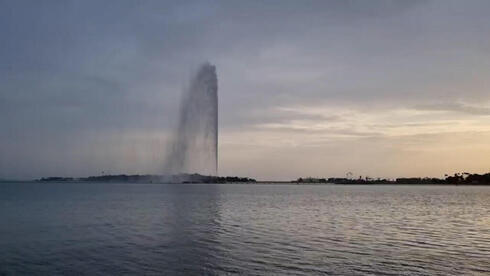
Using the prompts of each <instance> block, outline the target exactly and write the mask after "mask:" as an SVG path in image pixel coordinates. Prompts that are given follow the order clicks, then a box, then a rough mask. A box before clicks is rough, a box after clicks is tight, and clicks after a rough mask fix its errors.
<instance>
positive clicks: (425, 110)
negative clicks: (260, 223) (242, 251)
mask: <svg viewBox="0 0 490 276" xmlns="http://www.w3.org/2000/svg"><path fill="white" fill-rule="evenodd" d="M489 9H490V1H477V0H472V1H451V0H448V1H442V0H440V1H425V0H421V1H385V0H381V1H340V0H339V1H301V2H298V1H277V2H276V1H267V2H266V1H189V2H185V3H182V2H181V1H175V2H169V1H162V2H158V1H102V2H101V1H0V36H1V40H2V43H0V60H1V62H0V125H1V126H2V131H1V132H0V178H22V179H30V178H39V177H46V176H88V175H98V174H100V173H101V172H104V173H106V174H119V173H126V174H137V173H139V174H146V173H150V174H160V173H162V168H163V164H164V160H163V159H164V158H165V152H166V149H165V146H166V145H167V139H168V137H169V136H170V135H171V133H172V132H173V131H175V127H176V122H177V119H178V115H179V102H180V98H181V94H182V91H183V90H184V89H185V88H186V85H187V83H188V81H189V79H190V77H191V73H192V71H193V70H194V69H195V68H196V67H197V66H198V65H199V64H201V63H202V62H205V61H209V62H211V63H212V64H214V65H216V71H217V74H218V79H219V84H218V86H219V110H220V111H219V114H220V115H219V116H220V117H219V133H220V134H219V152H220V156H219V174H220V175H239V176H249V177H254V178H257V179H277V180H289V179H294V178H297V177H301V176H303V177H304V176H312V177H328V176H340V177H342V176H345V174H346V173H347V172H352V173H353V174H354V176H358V175H362V176H370V177H397V176H437V177H440V176H443V175H444V174H445V173H454V172H462V171H467V172H473V173H484V172H489V171H490V143H489V142H488V141H490V87H489V76H490V36H489V35H488V34H490V17H489V16H488V11H489Z"/></svg>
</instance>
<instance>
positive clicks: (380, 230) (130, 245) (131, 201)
mask: <svg viewBox="0 0 490 276" xmlns="http://www.w3.org/2000/svg"><path fill="white" fill-rule="evenodd" d="M237 274H238V275H490V187H484V186H426V185H412V186H402V185H365V186H363V185H295V184H291V185H283V184H270V185H264V184H129V183H119V184H118V183H69V182H66V183H40V182H32V183H13V182H12V183H1V184H0V275H237Z"/></svg>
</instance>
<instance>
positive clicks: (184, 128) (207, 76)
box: [165, 63, 218, 175]
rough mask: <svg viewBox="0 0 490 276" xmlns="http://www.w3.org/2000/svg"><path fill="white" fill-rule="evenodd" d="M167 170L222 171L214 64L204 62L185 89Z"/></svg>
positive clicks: (212, 173)
mask: <svg viewBox="0 0 490 276" xmlns="http://www.w3.org/2000/svg"><path fill="white" fill-rule="evenodd" d="M165 170H166V173H167V174H176V173H199V174H204V175H217V174H218V78H217V76H216V67H215V66H214V65H211V64H209V63H204V64H202V65H201V66H200V67H199V69H198V70H197V72H196V73H195V74H194V75H193V77H192V79H191V82H190V86H189V87H188V89H186V90H185V91H184V95H183V98H182V103H181V106H180V118H179V122H178V127H177V132H176V134H175V137H173V140H172V141H171V144H170V147H169V152H168V154H167V158H166V166H165Z"/></svg>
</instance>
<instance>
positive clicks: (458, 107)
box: [415, 103, 490, 116]
mask: <svg viewBox="0 0 490 276" xmlns="http://www.w3.org/2000/svg"><path fill="white" fill-rule="evenodd" d="M415 108H416V109H417V110H428V111H443V112H458V113H465V114H470V115H483V116H488V115H490V107H483V106H475V105H467V104H462V103H440V104H421V105H417V106H415Z"/></svg>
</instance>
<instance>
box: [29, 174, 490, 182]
mask: <svg viewBox="0 0 490 276" xmlns="http://www.w3.org/2000/svg"><path fill="white" fill-rule="evenodd" d="M36 181H37V182H111V183H116V182H117V183H162V184H163V183H168V184H172V183H175V184H186V183H257V184H272V183H275V184H336V185H352V184H354V185H380V184H381V185H382V184H387V185H490V173H486V174H470V173H456V174H454V175H452V176H449V175H446V176H445V178H434V177H431V178H430V177H403V178H395V179H386V178H369V177H365V178H362V177H359V178H338V177H330V178H313V177H301V178H298V179H296V180H291V181H257V180H255V179H253V178H249V177H238V176H207V175H200V174H177V175H150V174H146V175H125V174H119V175H100V176H89V177H80V178H74V177H44V178H41V179H37V180H36Z"/></svg>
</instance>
